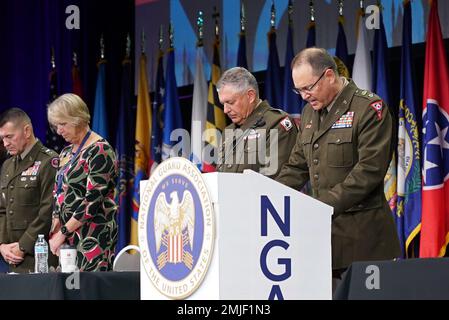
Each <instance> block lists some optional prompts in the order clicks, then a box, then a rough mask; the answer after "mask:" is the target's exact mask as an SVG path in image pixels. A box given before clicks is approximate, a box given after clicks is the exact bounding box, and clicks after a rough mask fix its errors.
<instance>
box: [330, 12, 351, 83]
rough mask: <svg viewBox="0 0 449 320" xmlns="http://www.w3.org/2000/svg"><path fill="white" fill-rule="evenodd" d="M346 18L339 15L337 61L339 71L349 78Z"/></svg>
mask: <svg viewBox="0 0 449 320" xmlns="http://www.w3.org/2000/svg"><path fill="white" fill-rule="evenodd" d="M344 25H345V18H344V16H340V15H339V16H338V35H337V44H336V46H335V57H334V60H335V63H336V64H337V68H338V73H339V74H340V75H342V76H344V77H346V78H349V68H348V66H349V54H348V45H347V42H346V34H345V27H344Z"/></svg>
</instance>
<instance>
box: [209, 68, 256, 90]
mask: <svg viewBox="0 0 449 320" xmlns="http://www.w3.org/2000/svg"><path fill="white" fill-rule="evenodd" d="M225 85H229V86H232V87H234V88H235V89H236V90H238V91H239V92H243V91H245V90H248V89H253V90H254V91H256V96H257V97H259V85H258V84H257V80H256V78H255V77H254V76H253V74H252V73H251V72H249V71H248V70H246V69H245V68H242V67H235V68H231V69H229V70H226V71H225V73H223V74H222V76H221V77H220V80H218V82H217V85H216V87H217V91H220V89H221V88H222V87H223V86H225Z"/></svg>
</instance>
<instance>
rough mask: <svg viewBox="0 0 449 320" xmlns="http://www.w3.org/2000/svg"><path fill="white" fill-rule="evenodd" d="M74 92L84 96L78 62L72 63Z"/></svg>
mask: <svg viewBox="0 0 449 320" xmlns="http://www.w3.org/2000/svg"><path fill="white" fill-rule="evenodd" d="M72 92H73V93H74V94H76V95H77V96H79V97H80V98H83V86H82V84H81V75H80V69H79V67H78V65H76V64H73V65H72Z"/></svg>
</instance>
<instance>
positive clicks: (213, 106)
mask: <svg viewBox="0 0 449 320" xmlns="http://www.w3.org/2000/svg"><path fill="white" fill-rule="evenodd" d="M219 52H220V41H219V40H218V38H216V39H215V42H214V55H213V58H212V72H211V80H210V82H209V89H208V93H207V115H206V133H205V138H206V150H208V151H209V153H207V152H206V156H207V158H208V159H203V171H204V172H213V171H215V165H216V164H217V150H218V142H219V135H220V134H221V132H222V131H223V130H224V128H225V127H226V115H225V114H224V110H223V105H222V104H221V103H220V100H219V99H218V93H217V87H216V84H217V82H218V80H219V79H220V76H221V67H220V54H219ZM209 160H211V161H209Z"/></svg>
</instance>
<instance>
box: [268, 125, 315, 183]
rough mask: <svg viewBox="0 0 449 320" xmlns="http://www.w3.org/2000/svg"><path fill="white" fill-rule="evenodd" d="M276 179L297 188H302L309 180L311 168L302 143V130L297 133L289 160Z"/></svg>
mask: <svg viewBox="0 0 449 320" xmlns="http://www.w3.org/2000/svg"><path fill="white" fill-rule="evenodd" d="M275 180H276V181H278V182H280V183H282V184H284V185H286V186H288V187H291V188H293V189H296V190H301V189H302V187H303V186H304V185H305V184H306V182H307V181H308V180H309V170H308V166H307V162H306V158H305V156H304V151H303V149H302V143H301V130H299V132H298V134H297V135H296V139H295V144H294V147H293V149H292V151H291V153H290V156H289V157H288V161H287V162H285V163H284V164H283V166H282V167H281V169H280V172H279V175H278V176H277V177H276V179H275Z"/></svg>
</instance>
